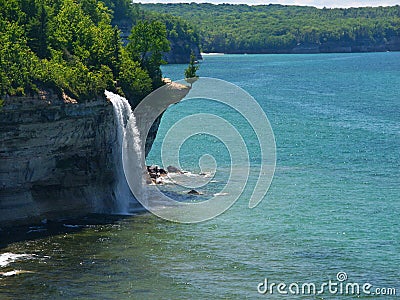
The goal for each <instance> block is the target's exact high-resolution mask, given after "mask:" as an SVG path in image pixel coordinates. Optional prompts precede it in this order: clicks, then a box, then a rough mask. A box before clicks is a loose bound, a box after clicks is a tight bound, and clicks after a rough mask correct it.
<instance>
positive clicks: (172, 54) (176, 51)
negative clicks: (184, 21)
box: [164, 40, 203, 64]
mask: <svg viewBox="0 0 400 300" xmlns="http://www.w3.org/2000/svg"><path fill="white" fill-rule="evenodd" d="M170 47H171V50H170V51H169V52H166V53H164V60H165V61H166V62H167V63H169V64H188V63H189V62H190V54H191V51H193V52H194V55H195V56H196V58H197V59H198V60H200V59H203V57H202V56H201V53H200V48H199V46H198V45H196V44H195V43H192V42H189V41H184V40H170Z"/></svg>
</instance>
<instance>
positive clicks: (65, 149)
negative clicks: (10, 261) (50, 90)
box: [0, 94, 117, 225]
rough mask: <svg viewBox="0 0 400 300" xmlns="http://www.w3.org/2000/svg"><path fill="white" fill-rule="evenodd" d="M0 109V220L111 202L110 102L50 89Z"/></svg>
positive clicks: (96, 208) (75, 211)
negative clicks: (78, 99)
mask: <svg viewBox="0 0 400 300" xmlns="http://www.w3.org/2000/svg"><path fill="white" fill-rule="evenodd" d="M0 109H1V111H0V161H1V164H0V211H1V214H0V224H2V225H4V224H5V223H8V222H10V221H12V223H16V222H20V223H27V222H34V221H37V220H38V219H43V218H55V217H61V216H62V217H68V216H77V215H82V214H85V213H88V212H102V211H104V210H107V209H110V208H111V207H112V205H113V193H112V191H113V181H114V176H113V167H114V166H113V153H112V151H113V144H114V143H115V142H116V138H117V136H116V128H115V123H114V115H113V107H112V105H111V103H109V102H106V101H105V100H104V99H102V100H98V101H94V102H90V103H86V104H78V103H74V101H67V100H66V101H62V100H59V99H58V97H57V96H55V95H51V94H48V95H46V96H44V97H43V95H42V97H39V96H38V97H29V98H14V99H6V100H5V103H4V105H3V107H2V108H0Z"/></svg>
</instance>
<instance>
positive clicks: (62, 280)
mask: <svg viewBox="0 0 400 300" xmlns="http://www.w3.org/2000/svg"><path fill="white" fill-rule="evenodd" d="M185 67H186V66H184V65H170V66H165V67H164V68H163V71H164V75H165V76H167V77H171V78H172V79H174V80H177V79H181V78H182V77H183V70H184V68H185ZM200 67H201V68H200V70H199V75H200V76H204V77H214V78H219V79H223V80H226V81H229V82H232V83H234V84H236V85H238V86H240V87H241V88H243V89H245V90H246V91H247V92H249V93H250V94H251V95H252V96H253V97H254V98H255V99H256V100H257V101H258V103H259V104H260V105H261V107H262V108H263V110H264V111H265V113H266V114H267V116H268V118H269V121H270V123H271V126H272V128H273V130H274V134H275V139H276V145H277V166H276V172H275V176H274V179H273V182H272V185H271V188H270V189H269V192H268V194H267V196H266V197H265V199H264V200H263V201H262V202H261V203H260V204H259V205H258V206H257V207H256V208H254V209H249V208H248V202H247V199H248V197H249V195H250V193H251V188H252V186H251V184H252V182H253V184H254V178H253V179H252V178H250V181H249V182H250V183H249V185H250V186H249V187H248V188H247V189H246V190H245V193H244V195H243V196H242V197H241V198H240V199H239V201H238V202H237V203H236V204H235V205H234V206H233V207H232V208H231V209H229V210H227V211H226V212H225V213H224V214H222V215H220V216H219V217H217V218H215V219H212V220H210V221H206V222H203V223H199V224H191V225H185V224H177V223H171V222H167V221H163V220H161V219H159V218H157V217H155V216H153V215H151V214H141V215H137V216H132V217H127V218H123V219H119V220H116V221H113V222H105V223H104V224H102V225H85V226H81V228H80V230H74V232H63V233H60V234H52V235H49V236H46V235H39V236H37V237H36V238H35V239H31V240H24V241H22V242H13V243H10V244H9V245H8V246H6V247H3V248H2V249H0V253H5V252H11V253H28V254H34V255H35V256H33V257H31V258H30V259H28V258H25V259H21V260H18V261H16V262H14V263H12V264H10V265H8V266H6V267H4V268H2V269H0V271H2V272H5V271H10V270H17V269H22V270H26V271H32V272H34V273H26V274H20V275H17V276H11V277H3V278H2V277H0V299H28V298H29V299H246V298H248V299H253V298H274V299H279V298H280V297H282V295H279V294H277V292H276V291H275V293H274V294H273V295H271V294H267V295H260V294H258V292H257V285H258V284H259V283H260V282H262V281H264V279H265V278H268V280H269V281H270V282H276V283H279V282H285V283H286V284H287V285H289V284H290V283H299V284H301V283H304V282H314V283H315V284H316V285H317V286H318V285H320V284H322V283H324V282H328V280H333V281H335V280H336V282H337V279H336V274H337V273H338V272H346V273H347V275H348V280H347V282H357V283H360V284H363V283H367V282H368V283H370V284H372V285H373V288H372V289H371V291H374V288H375V287H381V288H382V287H383V288H396V290H397V294H399V293H400V230H399V224H400V89H399V87H400V53H368V54H323V55H224V56H207V57H205V59H204V62H203V63H202V64H201V66H200ZM193 112H213V113H220V114H222V116H226V118H227V119H228V120H229V121H230V122H232V123H234V122H235V114H231V113H230V112H229V110H226V108H224V107H222V106H220V105H217V104H215V103H213V102H211V101H202V102H196V103H193V102H191V101H190V100H189V101H187V102H183V103H181V104H177V105H175V106H173V107H171V108H170V109H169V110H168V111H167V112H166V113H165V115H164V117H163V121H162V123H161V127H160V135H159V137H158V138H157V140H156V142H155V144H154V146H153V150H152V152H151V153H150V156H149V157H148V159H147V162H148V163H160V159H159V152H160V151H159V149H160V146H161V142H162V136H163V134H164V133H165V132H166V130H167V129H168V128H169V127H170V126H171V125H172V124H174V122H175V121H176V120H177V119H179V118H181V117H182V116H185V115H187V114H190V113H193ZM237 121H238V124H239V125H238V130H239V131H240V132H241V133H242V134H243V135H244V136H246V137H247V138H246V145H247V147H248V151H249V154H250V158H251V164H252V167H257V165H258V164H259V156H258V154H257V153H258V152H259V146H258V144H257V143H255V142H254V133H253V132H252V131H251V129H249V128H248V126H247V125H246V124H245V122H243V120H241V119H240V117H239V116H237ZM207 143H209V144H207ZM210 152H211V153H212V154H213V155H214V157H215V158H216V161H217V162H218V165H219V166H220V168H221V170H222V175H217V176H216V178H217V179H218V180H216V182H215V183H214V184H213V185H211V186H210V187H209V190H207V187H204V188H202V191H203V192H205V194H207V193H214V192H216V191H218V189H219V188H220V187H221V186H222V185H223V180H224V178H225V177H224V176H226V174H225V175H224V172H223V170H224V168H225V167H226V166H228V165H229V159H228V158H227V151H226V149H224V147H223V145H220V144H219V143H218V141H214V140H213V139H212V138H209V137H204V136H200V137H197V138H196V137H194V138H193V140H192V141H188V142H187V143H186V144H184V145H183V146H182V148H181V163H182V166H184V168H185V169H187V170H190V171H192V172H198V159H199V157H200V156H201V155H202V154H204V153H210ZM218 176H220V177H218ZM288 297H289V298H293V297H294V296H293V295H289V296H288ZM298 297H300V298H302V297H304V298H310V296H306V295H303V296H298ZM340 297H341V296H340V295H338V294H337V295H332V294H329V293H328V292H325V293H324V294H322V295H319V296H311V298H316V299H322V298H324V299H337V298H340ZM343 297H344V296H343ZM348 297H350V298H352V297H353V296H348ZM360 297H361V298H362V297H364V296H363V295H361V296H360ZM371 297H373V296H370V297H369V298H371ZM376 297H377V296H376ZM379 298H382V299H383V298H390V297H388V296H381V297H379Z"/></svg>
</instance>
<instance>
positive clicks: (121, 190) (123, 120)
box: [105, 91, 144, 214]
mask: <svg viewBox="0 0 400 300" xmlns="http://www.w3.org/2000/svg"><path fill="white" fill-rule="evenodd" d="M105 95H106V97H107V98H108V99H109V100H110V101H111V103H112V105H113V107H114V114H115V120H116V122H117V135H118V139H117V143H116V145H115V146H114V161H115V174H116V184H115V185H114V194H115V199H116V207H115V211H114V213H118V214H129V213H132V212H133V210H134V209H135V206H136V209H137V208H138V202H137V200H136V199H135V198H134V196H133V194H132V192H131V190H130V188H129V185H128V183H127V181H126V178H125V173H124V168H123V162H122V159H123V158H122V150H123V147H125V149H126V148H130V149H133V150H134V151H129V154H130V155H133V156H135V157H132V158H131V159H132V161H133V162H137V163H136V165H135V166H134V167H135V169H136V172H134V174H136V175H137V177H136V176H135V177H136V178H135V179H134V180H135V181H136V182H137V184H138V186H142V184H143V180H144V178H143V167H142V166H141V160H142V155H143V153H142V141H141V139H140V132H139V129H138V127H137V126H136V118H135V116H134V114H133V112H132V108H131V106H130V104H129V102H128V100H127V99H125V98H124V97H121V96H119V95H116V94H114V93H112V92H109V91H106V92H105Z"/></svg>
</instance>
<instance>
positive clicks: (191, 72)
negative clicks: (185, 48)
mask: <svg viewBox="0 0 400 300" xmlns="http://www.w3.org/2000/svg"><path fill="white" fill-rule="evenodd" d="M199 68H200V67H199V65H198V62H197V61H196V56H195V55H194V52H193V50H192V52H191V53H190V62H189V66H188V67H187V69H186V70H185V80H186V81H187V82H189V83H190V84H192V83H193V82H195V81H196V80H197V79H198V78H199V76H197V74H196V72H197V70H198V69H199Z"/></svg>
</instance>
